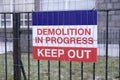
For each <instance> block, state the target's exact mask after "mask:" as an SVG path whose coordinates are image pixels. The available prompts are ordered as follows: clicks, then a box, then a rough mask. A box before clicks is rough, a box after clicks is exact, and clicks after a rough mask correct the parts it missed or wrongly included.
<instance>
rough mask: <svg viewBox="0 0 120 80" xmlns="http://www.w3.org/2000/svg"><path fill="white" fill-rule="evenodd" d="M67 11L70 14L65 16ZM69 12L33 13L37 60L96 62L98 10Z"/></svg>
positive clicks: (34, 46)
mask: <svg viewBox="0 0 120 80" xmlns="http://www.w3.org/2000/svg"><path fill="white" fill-rule="evenodd" d="M87 12H88V13H89V14H86V13H87ZM56 13H59V15H58V14H56ZM80 13H82V14H80ZM83 13H84V14H83ZM53 14H54V17H53V16H52V15H53ZM63 14H64V15H66V16H64V17H63V18H61V17H62V15H63ZM69 14H71V16H69V15H67V12H62V11H60V12H34V13H33V14H32V17H33V28H32V33H33V57H34V59H37V60H60V61H75V62H96V60H97V25H96V23H97V22H96V20H97V19H96V12H95V11H93V12H92V11H76V12H75V11H69ZM46 15H47V16H46ZM67 17H68V18H67ZM66 18H67V19H66ZM79 18H81V19H79ZM61 19H63V20H61ZM67 20H68V21H67ZM81 20H82V21H83V22H82V21H81Z"/></svg>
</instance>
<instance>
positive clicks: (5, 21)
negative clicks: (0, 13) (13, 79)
mask: <svg viewBox="0 0 120 80" xmlns="http://www.w3.org/2000/svg"><path fill="white" fill-rule="evenodd" d="M4 33H5V34H4V35H5V80H7V75H8V73H7V31H6V14H4Z"/></svg>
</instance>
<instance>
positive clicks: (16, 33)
mask: <svg viewBox="0 0 120 80" xmlns="http://www.w3.org/2000/svg"><path fill="white" fill-rule="evenodd" d="M20 60H21V53H20V14H19V13H13V64H14V66H13V67H14V80H21V69H20V67H21V66H20Z"/></svg>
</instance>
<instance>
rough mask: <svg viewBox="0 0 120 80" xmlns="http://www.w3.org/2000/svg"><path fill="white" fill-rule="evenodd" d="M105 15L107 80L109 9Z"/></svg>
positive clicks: (106, 72)
mask: <svg viewBox="0 0 120 80" xmlns="http://www.w3.org/2000/svg"><path fill="white" fill-rule="evenodd" d="M106 12H107V15H106V66H105V69H106V71H105V80H108V20H109V19H108V17H109V15H108V13H109V11H108V10H107V11H106Z"/></svg>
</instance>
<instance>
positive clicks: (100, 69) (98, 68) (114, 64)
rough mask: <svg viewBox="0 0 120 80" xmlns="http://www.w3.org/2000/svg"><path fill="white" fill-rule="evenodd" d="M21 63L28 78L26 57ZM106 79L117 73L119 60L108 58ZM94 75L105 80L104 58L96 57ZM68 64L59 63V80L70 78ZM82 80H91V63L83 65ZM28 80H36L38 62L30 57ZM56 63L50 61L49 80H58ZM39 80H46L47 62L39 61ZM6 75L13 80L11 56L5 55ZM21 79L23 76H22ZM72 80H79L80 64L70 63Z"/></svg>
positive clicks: (1, 61)
mask: <svg viewBox="0 0 120 80" xmlns="http://www.w3.org/2000/svg"><path fill="white" fill-rule="evenodd" d="M21 60H22V63H23V65H24V69H25V73H26V76H27V78H28V55H27V54H22V56H21ZM108 60H109V61H108V77H109V80H112V79H113V78H115V77H116V76H118V73H119V59H118V58H116V57H109V58H108ZM95 64H96V65H95V75H96V78H97V80H105V57H98V61H97V62H96V63H95ZM5 65H6V64H5V55H4V54H2V55H0V79H1V80H5ZM69 65H70V63H69V62H64V61H61V68H60V70H61V80H68V79H69V78H70V67H69ZM83 65H84V66H83V71H84V72H83V74H84V75H83V76H84V80H92V77H93V63H83ZM29 67H30V79H31V80H38V61H37V60H34V59H33V57H32V55H30V66H29ZM58 67H59V66H58V61H50V79H51V80H58V75H59V73H58V71H59V68H58ZM39 68H40V80H47V79H48V61H42V60H41V61H40V67H39ZM7 73H8V80H13V57H12V54H9V55H7ZM22 78H23V76H22ZM72 79H73V80H80V79H81V63H80V62H72Z"/></svg>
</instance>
